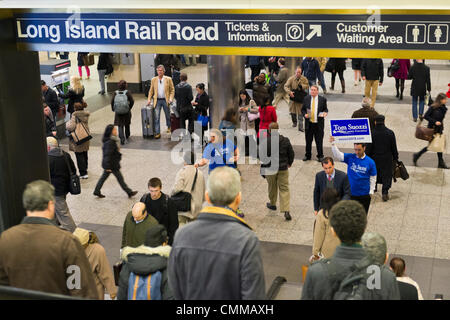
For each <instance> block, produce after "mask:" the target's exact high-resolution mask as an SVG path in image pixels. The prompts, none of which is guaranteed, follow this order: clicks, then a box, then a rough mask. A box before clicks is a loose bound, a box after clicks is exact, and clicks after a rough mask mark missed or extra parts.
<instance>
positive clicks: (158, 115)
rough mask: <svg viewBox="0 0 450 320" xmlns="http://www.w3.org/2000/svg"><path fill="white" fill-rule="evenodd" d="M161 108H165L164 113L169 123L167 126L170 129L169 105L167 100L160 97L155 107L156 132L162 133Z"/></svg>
mask: <svg viewBox="0 0 450 320" xmlns="http://www.w3.org/2000/svg"><path fill="white" fill-rule="evenodd" d="M161 108H163V109H164V114H165V115H166V124H167V128H168V129H170V110H169V107H168V106H167V103H166V100H165V99H164V100H162V99H161V100H160V99H158V101H157V102H156V107H155V134H160V133H161V124H160V123H159V122H160V118H161Z"/></svg>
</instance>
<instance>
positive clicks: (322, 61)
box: [314, 57, 328, 72]
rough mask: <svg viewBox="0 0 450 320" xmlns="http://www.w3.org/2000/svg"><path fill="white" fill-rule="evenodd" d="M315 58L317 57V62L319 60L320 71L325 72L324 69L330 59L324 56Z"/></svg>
mask: <svg viewBox="0 0 450 320" xmlns="http://www.w3.org/2000/svg"><path fill="white" fill-rule="evenodd" d="M314 59H316V60H317V62H319V67H320V72H323V70H325V66H326V65H327V61H328V59H327V58H324V57H316V58H314Z"/></svg>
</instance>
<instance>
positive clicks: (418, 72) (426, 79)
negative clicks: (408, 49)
mask: <svg viewBox="0 0 450 320" xmlns="http://www.w3.org/2000/svg"><path fill="white" fill-rule="evenodd" d="M408 79H412V83H411V96H413V97H424V96H425V95H426V93H427V91H431V79H430V68H429V67H428V66H426V65H425V63H423V62H422V63H418V62H414V64H413V66H412V67H411V68H410V69H409V72H408Z"/></svg>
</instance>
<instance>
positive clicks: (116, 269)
mask: <svg viewBox="0 0 450 320" xmlns="http://www.w3.org/2000/svg"><path fill="white" fill-rule="evenodd" d="M122 265H123V264H122V261H119V262H116V263H115V264H114V265H113V271H114V283H115V284H116V286H118V285H119V278H120V271H122Z"/></svg>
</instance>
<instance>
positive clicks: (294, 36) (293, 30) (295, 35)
mask: <svg viewBox="0 0 450 320" xmlns="http://www.w3.org/2000/svg"><path fill="white" fill-rule="evenodd" d="M287 33H288V36H289V40H294V41H295V40H299V39H300V38H301V37H302V28H301V27H300V26H299V25H297V24H293V25H290V26H289V28H288V31H287ZM300 41H301V40H300Z"/></svg>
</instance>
